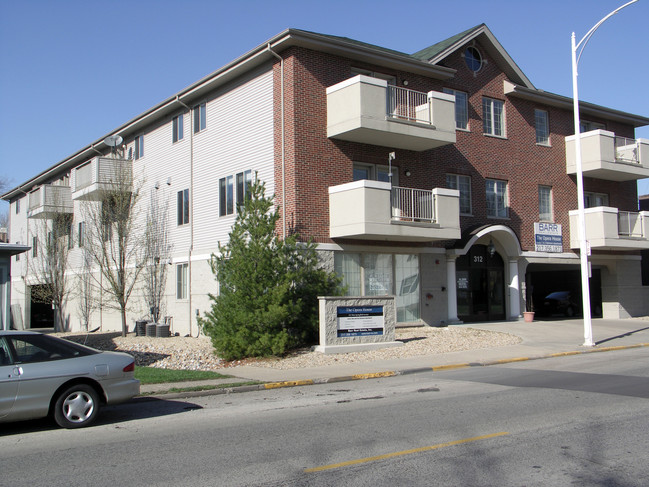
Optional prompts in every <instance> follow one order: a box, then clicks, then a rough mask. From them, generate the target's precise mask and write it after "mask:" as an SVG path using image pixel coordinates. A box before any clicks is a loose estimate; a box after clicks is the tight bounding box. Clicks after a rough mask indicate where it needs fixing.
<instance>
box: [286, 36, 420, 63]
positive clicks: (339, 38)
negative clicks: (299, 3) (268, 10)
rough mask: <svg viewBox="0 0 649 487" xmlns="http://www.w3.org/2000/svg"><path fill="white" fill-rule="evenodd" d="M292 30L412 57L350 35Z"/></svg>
mask: <svg viewBox="0 0 649 487" xmlns="http://www.w3.org/2000/svg"><path fill="white" fill-rule="evenodd" d="M291 30H294V31H300V32H307V33H309V34H315V35H317V36H322V37H325V38H327V39H335V40H338V41H343V42H348V43H350V44H354V45H356V46H359V47H365V48H369V49H376V50H378V51H382V52H386V53H390V54H397V55H399V56H406V57H412V56H411V55H410V54H408V53H405V52H401V51H395V50H394V49H388V48H387V47H381V46H377V45H375V44H370V43H368V42H361V41H357V40H356V39H352V38H350V37H343V36H334V35H331V34H321V33H320V32H311V31H308V30H302V29H291Z"/></svg>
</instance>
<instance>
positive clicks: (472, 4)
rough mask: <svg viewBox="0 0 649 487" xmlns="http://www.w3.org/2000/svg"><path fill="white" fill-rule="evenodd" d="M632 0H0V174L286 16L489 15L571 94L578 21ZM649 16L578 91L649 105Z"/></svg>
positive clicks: (418, 18) (617, 37) (55, 153)
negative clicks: (572, 38) (573, 38)
mask: <svg viewBox="0 0 649 487" xmlns="http://www.w3.org/2000/svg"><path fill="white" fill-rule="evenodd" d="M623 3H625V2H624V1H623V0H561V1H557V0H545V1H543V2H537V1H521V0H517V1H514V0H500V1H499V0H494V1H489V2H487V1H484V0H428V1H408V0H401V1H395V0H390V1H384V0H372V1H354V0H345V1H340V0H329V1H326V2H325V1H309V0H274V1H268V0H262V1H258V0H238V1H231V0H229V1H221V0H174V1H169V0H157V1H154V0H129V1H102V2H99V1H95V0H83V1H72V0H21V1H18V0H0V107H2V116H1V117H0V177H4V178H7V179H9V182H10V184H11V187H14V186H16V185H18V184H20V183H22V182H24V181H25V180H27V179H29V178H31V177H33V176H35V175H36V174H38V173H39V172H41V171H43V170H45V169H47V168H48V167H50V166H52V165H54V164H56V163H57V162H59V161H61V160H62V159H64V158H65V157H67V156H69V155H71V154H73V153H74V152H76V151H77V150H78V149H80V148H82V147H83V146H85V145H87V144H88V143H90V142H92V141H94V140H96V139H98V138H100V137H102V136H103V135H105V134H107V133H108V132H110V131H111V130H113V129H114V128H116V127H117V126H119V125H121V124H122V123H124V122H126V121H127V120H130V119H131V118H133V117H135V116H136V115H138V114H140V113H142V112H143V111H144V110H146V109H147V108H149V107H151V106H153V105H155V104H156V103H158V102H160V101H162V100H163V99H165V98H167V97H169V96H171V95H173V94H174V93H176V92H177V91H180V90H181V89H182V88H184V87H186V86H187V85H189V84H191V83H193V82H194V81H197V80H198V79H200V78H201V77H203V76H205V75H207V74H209V73H210V72H212V71H214V70H216V69H218V68H219V67H221V66H223V65H224V64H226V63H227V62H229V61H231V60H233V59H235V58H237V57H238V56H240V55H242V54H243V53H245V52H247V51H248V50H250V49H252V48H254V47H255V46H257V45H259V44H262V43H264V42H265V41H266V40H268V39H269V38H270V37H272V36H273V35H275V34H277V33H279V32H281V31H283V30H284V29H286V28H288V27H295V28H299V29H305V30H311V31H315V32H322V33H326V34H333V35H340V36H347V37H351V38H354V39H357V40H360V41H364V42H369V43H372V44H377V45H380V46H383V47H388V48H391V49H395V50H399V51H403V52H407V53H412V52H415V51H418V50H420V49H422V48H424V47H427V46H429V45H431V44H434V43H436V42H438V41H440V40H443V39H445V38H447V37H450V36H452V35H454V34H457V33H459V32H461V31H464V30H466V29H468V28H470V27H473V26H475V25H478V24H481V23H483V22H484V23H486V24H487V25H488V26H489V28H490V29H491V30H492V32H493V33H494V35H495V36H496V37H497V38H498V40H499V41H500V42H501V44H502V45H503V46H504V48H505V49H506V50H507V51H508V53H509V54H510V56H511V57H512V58H513V59H514V60H515V61H516V63H517V64H518V66H519V67H520V68H521V69H522V70H523V72H524V73H525V74H526V75H527V77H528V78H529V79H530V80H531V81H532V83H534V85H535V86H536V87H537V88H540V89H543V90H546V91H549V92H553V93H558V94H560V95H565V96H572V80H571V67H570V34H571V32H572V31H575V33H576V35H577V39H578V40H579V39H581V38H582V37H583V36H584V35H585V34H586V32H587V31H588V30H589V29H590V28H591V27H592V26H593V25H594V24H595V23H596V22H597V21H598V20H599V19H601V18H602V17H604V16H605V15H606V14H607V13H609V12H610V11H612V10H614V9H615V8H617V7H618V6H620V5H622V4H623ZM647 21H649V0H640V1H639V2H638V3H636V4H633V5H631V6H629V7H627V8H626V9H624V10H622V11H621V12H620V13H618V14H617V15H615V16H614V17H612V18H611V19H609V20H608V21H607V22H606V23H604V24H603V25H602V26H601V27H600V29H599V30H598V31H597V33H596V34H595V35H594V36H593V37H592V39H591V41H590V42H589V44H588V46H587V48H586V50H585V51H584V54H583V56H582V58H581V61H580V69H579V95H580V99H582V100H585V101H589V102H592V103H597V104H600V105H604V106H608V107H612V108H616V109H619V110H623V111H628V112H631V113H635V114H639V115H643V116H649V93H648V90H647V86H649V85H648V83H647V80H648V79H649V62H647V56H648V54H647V53H648V52H649V37H647V35H646V26H647ZM636 137H643V138H646V139H649V127H643V128H640V129H638V130H637V131H636ZM647 193H649V180H643V181H640V182H639V194H647ZM0 210H2V211H5V210H6V203H5V202H2V203H0Z"/></svg>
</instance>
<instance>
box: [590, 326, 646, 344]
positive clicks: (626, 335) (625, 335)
mask: <svg viewBox="0 0 649 487" xmlns="http://www.w3.org/2000/svg"><path fill="white" fill-rule="evenodd" d="M646 330H649V326H647V327H645V328H639V329H637V330H633V331H628V332H626V333H622V334H621V335H617V336H614V337H610V338H604V340H599V341H598V342H596V343H595V345H601V344H602V343H606V342H610V341H611V340H616V339H618V338H624V337H630V336H631V335H633V334H634V333H639V332H641V331H646Z"/></svg>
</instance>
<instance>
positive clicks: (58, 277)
mask: <svg viewBox="0 0 649 487" xmlns="http://www.w3.org/2000/svg"><path fill="white" fill-rule="evenodd" d="M32 236H33V238H34V241H33V242H32V257H31V258H30V259H29V264H28V265H29V270H30V274H31V276H32V278H33V279H34V280H35V282H36V283H38V285H35V286H32V287H31V292H32V299H33V300H34V301H36V302H40V303H47V304H50V303H51V304H52V306H53V307H54V309H55V312H56V315H55V323H54V329H55V330H56V331H64V330H65V329H66V328H67V325H66V320H65V304H66V302H67V300H68V297H69V295H70V287H69V285H68V276H67V275H66V272H65V271H66V269H67V267H68V258H69V256H70V249H71V247H72V215H70V214H68V213H58V212H57V213H54V216H53V217H51V218H47V219H41V220H38V221H37V223H36V224H35V226H34V230H33V232H32Z"/></svg>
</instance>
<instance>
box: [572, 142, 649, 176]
mask: <svg viewBox="0 0 649 487" xmlns="http://www.w3.org/2000/svg"><path fill="white" fill-rule="evenodd" d="M581 161H582V163H581V165H582V171H583V173H584V176H585V177H590V178H597V179H606V180H608V181H632V180H636V179H643V178H647V177H649V140H645V139H637V140H636V139H627V138H625V137H616V136H615V134H614V133H613V132H608V131H606V130H593V131H591V132H585V133H583V134H581ZM566 172H567V173H568V174H577V163H576V161H575V136H574V135H571V136H569V137H566Z"/></svg>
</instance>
